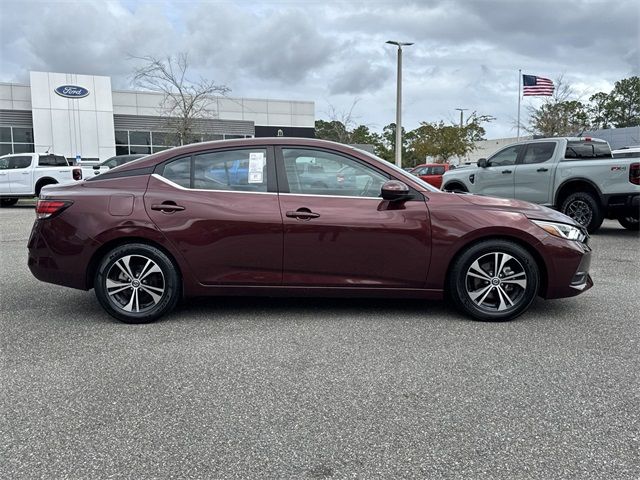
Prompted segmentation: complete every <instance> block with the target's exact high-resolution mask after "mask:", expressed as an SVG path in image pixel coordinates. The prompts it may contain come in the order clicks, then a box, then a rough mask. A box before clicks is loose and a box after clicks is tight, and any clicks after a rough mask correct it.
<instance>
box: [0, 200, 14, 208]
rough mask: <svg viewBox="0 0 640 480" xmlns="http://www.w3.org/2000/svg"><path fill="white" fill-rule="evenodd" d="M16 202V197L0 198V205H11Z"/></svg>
mask: <svg viewBox="0 0 640 480" xmlns="http://www.w3.org/2000/svg"><path fill="white" fill-rule="evenodd" d="M16 203H18V199H17V198H0V207H11V206H13V205H15V204H16Z"/></svg>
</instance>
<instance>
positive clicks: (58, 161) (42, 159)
mask: <svg viewBox="0 0 640 480" xmlns="http://www.w3.org/2000/svg"><path fill="white" fill-rule="evenodd" d="M68 165H69V164H68V163H67V159H66V158H65V157H63V156H62V155H40V156H39V158H38V166H40V167H66V166H68Z"/></svg>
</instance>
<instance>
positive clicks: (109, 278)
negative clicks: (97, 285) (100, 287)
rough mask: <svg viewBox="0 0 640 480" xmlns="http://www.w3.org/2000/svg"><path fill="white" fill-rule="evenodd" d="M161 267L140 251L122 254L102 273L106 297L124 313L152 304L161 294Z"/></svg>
mask: <svg viewBox="0 0 640 480" xmlns="http://www.w3.org/2000/svg"><path fill="white" fill-rule="evenodd" d="M165 290H166V285H165V278H164V273H163V272H162V269H161V268H160V267H159V266H158V264H157V263H156V262H155V261H153V260H151V259H150V258H148V257H146V256H144V255H126V256H123V257H121V258H119V259H118V260H117V261H115V262H114V263H113V265H111V268H110V269H109V271H108V272H107V275H106V277H105V291H106V293H107V296H108V298H109V301H110V302H111V303H112V304H113V305H114V306H115V307H117V308H118V309H121V310H124V311H125V312H128V313H144V312H147V311H149V310H151V309H152V308H153V307H155V306H156V305H157V304H158V303H159V302H160V300H161V299H162V297H163V296H164V294H165Z"/></svg>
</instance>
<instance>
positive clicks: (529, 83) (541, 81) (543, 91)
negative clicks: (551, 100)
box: [522, 75, 554, 97]
mask: <svg viewBox="0 0 640 480" xmlns="http://www.w3.org/2000/svg"><path fill="white" fill-rule="evenodd" d="M522 85H523V87H524V88H523V93H522V95H523V96H524V97H528V96H533V95H544V96H547V97H549V96H551V95H553V89H554V86H553V82H552V81H551V80H549V79H548V78H543V77H536V76H535V75H522Z"/></svg>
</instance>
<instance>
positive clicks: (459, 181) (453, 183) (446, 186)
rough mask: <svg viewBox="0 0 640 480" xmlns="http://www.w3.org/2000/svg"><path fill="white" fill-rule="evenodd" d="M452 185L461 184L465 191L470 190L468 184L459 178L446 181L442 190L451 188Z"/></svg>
mask: <svg viewBox="0 0 640 480" xmlns="http://www.w3.org/2000/svg"><path fill="white" fill-rule="evenodd" d="M451 185H460V186H461V187H462V188H461V190H463V191H465V192H468V191H469V189H468V188H467V186H466V185H465V184H464V183H463V182H462V180H458V179H455V180H450V181H448V182H447V183H445V184H444V185H443V186H442V188H441V189H442V190H450V187H451Z"/></svg>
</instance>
